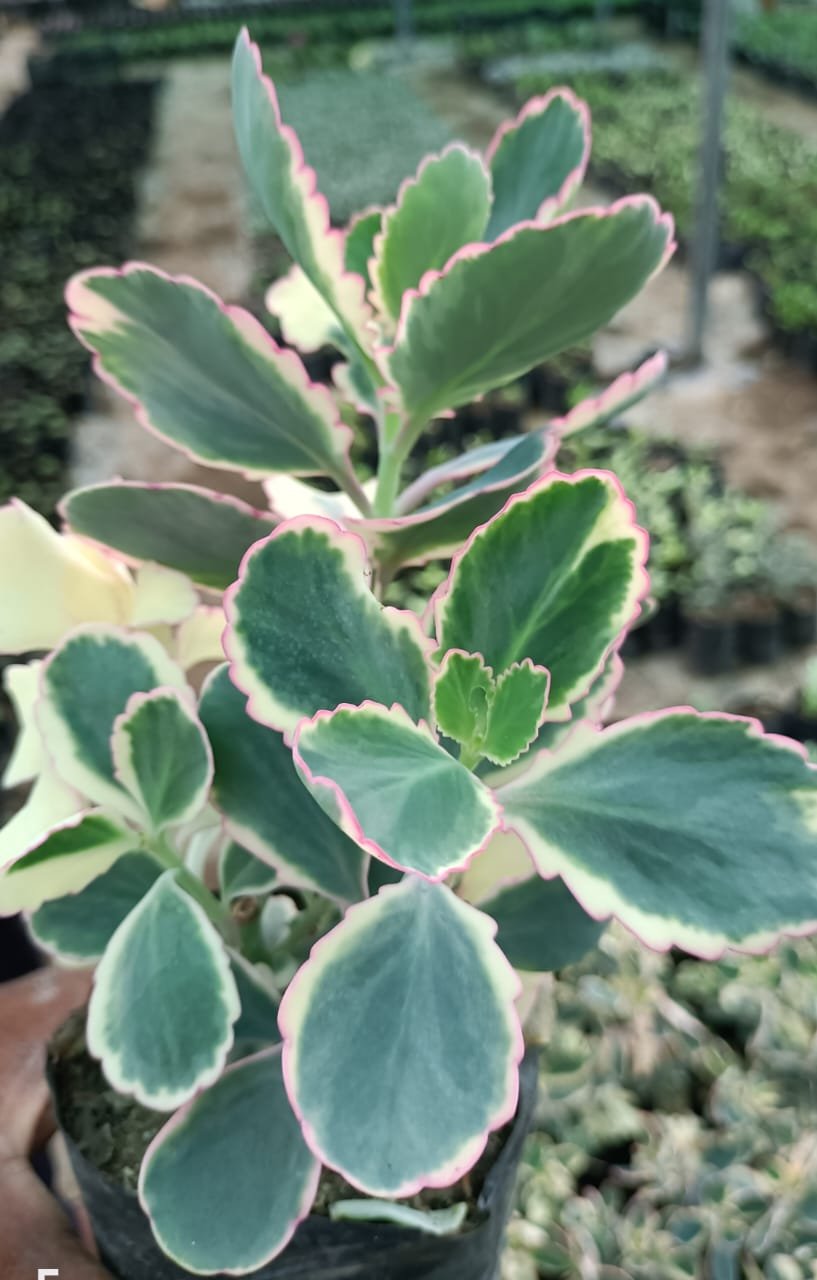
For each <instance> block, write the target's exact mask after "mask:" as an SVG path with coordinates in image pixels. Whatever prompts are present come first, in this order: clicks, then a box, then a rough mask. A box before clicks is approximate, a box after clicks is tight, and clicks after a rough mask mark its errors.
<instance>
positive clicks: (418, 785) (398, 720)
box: [294, 703, 499, 880]
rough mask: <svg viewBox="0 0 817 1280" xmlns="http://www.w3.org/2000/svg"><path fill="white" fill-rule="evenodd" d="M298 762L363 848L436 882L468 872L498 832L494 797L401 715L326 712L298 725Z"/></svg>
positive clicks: (395, 710) (374, 709)
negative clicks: (452, 873)
mask: <svg viewBox="0 0 817 1280" xmlns="http://www.w3.org/2000/svg"><path fill="white" fill-rule="evenodd" d="M294 757H295V763H296V766H297V767H298V769H299V771H300V772H301V776H302V778H303V780H304V782H305V785H306V786H307V787H308V788H309V789H310V791H311V792H312V794H313V795H314V796H315V798H316V800H317V801H318V803H319V804H320V805H322V807H323V808H325V810H326V812H327V813H328V814H329V815H330V816H331V817H332V818H333V819H334V821H336V822H337V823H338V825H339V826H340V827H341V828H342V829H343V830H344V831H345V832H346V833H347V835H349V836H351V838H352V839H353V840H355V841H357V843H358V844H359V845H360V846H361V848H362V849H365V850H366V851H367V852H368V853H371V854H372V855H373V856H374V857H376V858H380V859H382V861H383V862H386V863H388V864H389V865H390V866H393V867H397V868H399V869H400V870H403V871H415V872H417V873H419V874H420V875H421V876H425V877H426V878H427V879H429V880H441V879H443V878H444V877H445V876H446V875H449V874H450V873H451V872H452V871H457V870H461V869H462V868H463V867H464V866H466V865H467V863H468V861H469V859H470V858H471V857H473V855H474V854H475V853H476V852H477V850H478V849H480V848H481V847H482V846H483V845H484V844H485V841H486V840H487V839H488V837H489V835H490V834H491V832H492V831H493V830H495V828H496V827H497V826H498V825H499V810H498V808H497V806H496V804H495V803H494V801H493V798H492V796H491V794H490V792H489V791H487V790H486V788H485V787H484V786H483V785H482V783H481V782H479V780H478V779H477V778H475V777H474V775H473V774H472V773H470V772H469V771H468V770H467V769H466V768H464V766H463V765H461V764H460V763H459V762H458V761H457V760H455V759H454V758H453V757H452V756H450V755H449V754H448V752H447V751H445V750H444V749H443V748H442V747H441V746H440V745H439V743H438V742H437V741H436V740H435V739H434V737H433V736H432V735H431V733H430V731H429V730H428V729H427V728H425V727H424V726H418V725H416V724H414V723H413V722H412V721H411V719H410V718H409V716H408V715H407V714H406V713H405V711H403V710H402V708H400V707H392V708H391V710H387V709H386V708H385V707H382V706H378V705H377V704H375V703H366V704H365V705H364V706H361V707H339V708H338V709H337V710H336V711H333V712H319V713H318V715H317V716H315V718H314V719H313V720H307V721H303V722H302V723H301V724H300V725H299V727H298V730H297V732H296V736H295V742H294Z"/></svg>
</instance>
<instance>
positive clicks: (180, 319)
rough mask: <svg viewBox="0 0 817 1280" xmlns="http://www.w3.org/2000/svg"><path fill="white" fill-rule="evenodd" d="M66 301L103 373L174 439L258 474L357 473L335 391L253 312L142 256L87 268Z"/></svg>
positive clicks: (221, 463) (192, 452) (197, 454)
mask: <svg viewBox="0 0 817 1280" xmlns="http://www.w3.org/2000/svg"><path fill="white" fill-rule="evenodd" d="M66 299H67V301H68V305H69V307H70V309H71V313H72V314H71V325H72V328H73V329H74V332H75V333H76V334H77V336H78V337H79V338H80V340H81V341H82V342H83V343H84V344H85V346H86V347H88V349H89V350H90V351H93V352H94V353H95V356H96V360H95V367H96V371H97V373H98V374H99V375H100V377H102V378H103V379H104V380H105V381H106V382H108V383H109V384H110V385H111V386H112V387H113V388H114V390H116V391H118V392H119V393H120V395H123V396H125V398H126V399H127V400H129V401H130V403H131V404H133V406H134V408H135V409H136V414H137V417H138V419H139V421H140V422H141V424H142V426H144V427H146V428H147V429H148V430H150V431H153V432H155V434H157V435H158V436H160V437H161V438H162V439H163V440H164V441H165V442H166V443H167V444H170V445H173V446H175V447H176V448H179V449H181V451H182V452H183V453H186V454H187V455H188V456H189V457H191V458H193V460H194V461H196V462H201V463H204V464H206V465H210V466H216V467H222V468H224V469H225V470H228V471H239V472H241V473H242V474H243V475H247V476H265V475H268V474H269V472H270V471H290V472H293V473H294V474H295V475H328V476H333V477H334V478H335V479H336V480H338V481H339V482H340V483H341V484H342V483H344V482H345V481H346V480H347V479H348V476H349V474H350V464H349V459H348V450H349V444H350V441H351V433H350V431H349V429H348V428H347V427H345V426H344V425H343V424H342V423H341V422H340V420H339V418H338V415H337V410H336V408H335V404H334V401H333V399H332V396H331V395H330V393H329V392H328V391H327V390H326V388H325V387H319V386H316V385H315V384H314V383H312V382H310V380H309V377H308V375H307V372H306V370H305V368H304V366H303V364H302V363H301V361H300V359H299V358H298V356H297V355H296V354H295V353H294V352H293V351H287V350H283V349H281V348H279V347H277V346H276V344H275V343H274V342H273V340H272V338H271V337H270V336H269V334H268V333H267V331H266V330H265V329H264V328H263V327H262V326H261V325H260V324H259V323H258V321H257V320H255V319H254V317H253V316H251V315H250V313H249V312H248V311H243V310H242V309H241V308H240V307H228V306H226V305H225V303H223V302H222V301H221V299H220V298H217V297H216V296H215V294H213V293H210V291H209V290H208V289H205V288H204V286H203V285H200V284H197V283H196V281H194V280H190V279H188V278H187V277H183V276H179V277H173V276H168V275H166V274H165V273H164V272H162V271H157V270H156V269H155V268H154V267H148V266H144V265H142V264H141V263H130V264H128V265H127V266H125V267H123V268H122V270H121V271H112V270H109V269H107V268H98V269H95V270H93V271H85V272H83V273H82V274H80V275H78V276H75V277H74V278H73V280H72V281H71V282H70V283H69V285H68V289H67V291H66Z"/></svg>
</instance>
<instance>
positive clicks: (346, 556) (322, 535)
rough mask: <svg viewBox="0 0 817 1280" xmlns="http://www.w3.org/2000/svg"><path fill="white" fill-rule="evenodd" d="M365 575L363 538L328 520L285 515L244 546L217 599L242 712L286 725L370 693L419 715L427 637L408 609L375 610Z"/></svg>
mask: <svg viewBox="0 0 817 1280" xmlns="http://www.w3.org/2000/svg"><path fill="white" fill-rule="evenodd" d="M369 577H370V570H369V567H368V565H367V563H366V555H365V551H364V547H363V543H362V542H361V541H360V539H359V538H356V537H355V536H354V535H352V534H349V533H344V532H343V531H342V530H341V529H340V528H339V527H338V526H337V525H336V524H334V523H333V522H332V521H331V520H324V519H320V518H317V517H309V516H306V517H303V518H300V519H296V520H288V521H286V522H285V523H284V524H282V525H280V526H279V528H278V529H277V530H276V531H275V533H273V534H272V535H271V536H270V537H269V538H267V539H266V540H265V541H264V542H260V543H258V544H257V545H256V546H255V547H254V548H253V549H252V550H251V551H250V553H249V554H248V555H247V556H246V558H245V560H244V562H243V564H242V566H241V576H240V578H239V581H238V582H237V583H236V584H235V586H234V587H231V588H230V590H229V592H228V593H227V595H226V596H225V601H224V605H225V610H226V613H227V620H228V628H227V631H226V632H225V636H224V646H225V651H226V653H227V655H228V657H229V658H230V660H231V663H232V666H231V675H232V678H233V680H234V681H235V683H236V684H237V685H238V686H239V688H240V689H242V690H243V691H244V693H246V694H247V695H248V697H249V702H248V708H249V712H250V715H252V716H254V717H255V718H256V719H257V720H260V721H261V723H262V724H269V725H271V726H272V727H273V728H275V729H280V730H282V731H284V732H290V731H291V730H293V729H294V728H295V726H296V724H297V723H298V721H299V720H300V719H302V718H303V717H304V716H309V715H313V714H314V713H315V712H316V711H320V710H323V709H325V708H332V707H336V706H338V705H339V703H341V702H350V703H355V704H356V703H360V702H363V701H364V700H365V699H366V698H371V699H373V700H375V701H378V702H383V703H385V704H387V705H389V704H391V703H392V702H399V703H400V704H401V705H402V706H403V707H405V708H406V710H407V711H408V713H409V715H410V716H411V717H412V718H413V719H415V720H420V719H422V718H425V717H427V716H428V712H429V678H430V677H429V669H428V664H427V661H426V653H427V651H428V648H429V644H428V641H427V640H426V637H425V636H424V635H423V633H422V630H421V628H420V624H419V621H418V619H417V618H416V617H415V615H414V614H411V613H406V612H403V611H401V610H398V609H384V608H383V607H382V605H381V604H380V603H379V601H378V600H377V599H376V598H375V596H374V595H373V594H372V592H371V590H370V587H369ZM306 637H308V643H307V642H306Z"/></svg>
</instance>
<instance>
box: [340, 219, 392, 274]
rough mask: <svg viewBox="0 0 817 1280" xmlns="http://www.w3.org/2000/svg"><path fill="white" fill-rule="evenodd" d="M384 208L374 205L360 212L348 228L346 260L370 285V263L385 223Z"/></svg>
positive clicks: (351, 269)
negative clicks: (376, 237)
mask: <svg viewBox="0 0 817 1280" xmlns="http://www.w3.org/2000/svg"><path fill="white" fill-rule="evenodd" d="M383 213H384V210H383V209H379V208H376V207H373V208H371V209H363V210H362V211H361V212H360V213H358V214H357V215H356V216H355V217H354V218H353V219H352V221H351V222H350V223H349V226H348V227H347V229H346V245H345V248H344V261H345V264H346V270H347V271H354V272H355V273H356V274H357V275H359V276H360V277H361V278H362V279H363V280H364V281H365V282H366V287H367V288H368V287H369V284H370V280H369V263H370V261H371V259H372V257H373V255H374V241H375V236H376V235H377V233H378V231H379V230H380V228H381V226H382V225H383Z"/></svg>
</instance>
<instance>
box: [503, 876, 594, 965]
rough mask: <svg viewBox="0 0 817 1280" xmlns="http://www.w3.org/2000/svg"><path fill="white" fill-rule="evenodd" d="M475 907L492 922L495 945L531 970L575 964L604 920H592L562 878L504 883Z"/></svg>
mask: <svg viewBox="0 0 817 1280" xmlns="http://www.w3.org/2000/svg"><path fill="white" fill-rule="evenodd" d="M479 905H480V910H481V911H484V912H485V914H486V915H489V916H492V917H493V919H494V920H496V922H497V926H498V929H497V935H496V940H497V944H498V945H499V946H500V947H501V948H502V950H503V951H504V952H505V955H506V956H507V957H508V959H509V960H510V962H511V964H512V965H513V966H514V968H516V969H522V970H528V971H532V972H534V973H545V972H550V971H552V970H554V969H563V968H564V967H565V965H568V964H575V962H576V961H577V960H581V958H582V956H583V955H584V954H585V953H586V952H587V951H590V950H591V948H592V947H595V945H596V943H597V942H598V940H599V938H600V937H601V935H602V933H603V932H604V930H605V928H606V925H607V921H606V920H594V919H593V917H592V916H589V915H588V914H587V912H586V911H584V910H583V909H582V908H581V907H580V906H579V904H578V902H577V901H576V899H575V898H574V897H573V894H572V893H571V892H570V890H569V889H568V888H567V885H566V884H565V883H564V881H563V880H561V879H559V877H558V876H557V877H556V879H555V880H543V879H542V878H541V877H540V876H537V875H533V876H532V877H531V878H530V879H529V880H522V881H520V882H519V883H518V884H511V885H508V886H507V887H506V888H504V889H501V890H500V892H499V893H498V894H497V895H496V897H494V898H489V899H488V900H487V901H485V902H481V903H480V904H479Z"/></svg>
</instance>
